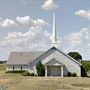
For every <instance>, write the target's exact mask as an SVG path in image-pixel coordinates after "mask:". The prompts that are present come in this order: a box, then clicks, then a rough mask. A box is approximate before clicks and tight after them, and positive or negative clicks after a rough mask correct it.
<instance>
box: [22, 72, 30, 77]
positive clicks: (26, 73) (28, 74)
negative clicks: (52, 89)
mask: <svg viewBox="0 0 90 90" xmlns="http://www.w3.org/2000/svg"><path fill="white" fill-rule="evenodd" d="M22 75H23V76H30V72H28V71H25V72H23V73H22Z"/></svg>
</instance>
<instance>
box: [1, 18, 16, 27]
mask: <svg viewBox="0 0 90 90" xmlns="http://www.w3.org/2000/svg"><path fill="white" fill-rule="evenodd" d="M14 26H17V23H16V22H15V21H14V20H11V19H8V18H7V19H5V20H3V19H2V18H0V27H2V28H7V27H14Z"/></svg>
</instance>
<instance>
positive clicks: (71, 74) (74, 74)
mask: <svg viewBox="0 0 90 90" xmlns="http://www.w3.org/2000/svg"><path fill="white" fill-rule="evenodd" d="M67 76H69V77H76V76H77V74H76V73H71V72H68V73H67Z"/></svg>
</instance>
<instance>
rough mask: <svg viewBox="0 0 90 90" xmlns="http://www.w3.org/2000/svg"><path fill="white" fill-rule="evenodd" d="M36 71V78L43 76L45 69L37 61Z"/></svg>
mask: <svg viewBox="0 0 90 90" xmlns="http://www.w3.org/2000/svg"><path fill="white" fill-rule="evenodd" d="M36 69H37V74H38V76H45V68H44V66H43V64H42V63H41V61H39V62H38V63H37V64H36Z"/></svg>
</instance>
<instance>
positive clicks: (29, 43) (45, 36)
mask: <svg viewBox="0 0 90 90" xmlns="http://www.w3.org/2000/svg"><path fill="white" fill-rule="evenodd" d="M30 21H31V22H30ZM18 22H20V23H21V24H23V25H27V24H28V25H29V30H28V31H27V32H24V33H23V32H11V33H8V35H6V37H4V39H3V40H1V41H0V48H2V47H4V48H7V49H10V51H11V50H36V49H38V50H39V49H45V48H48V47H49V46H48V44H49V43H50V41H49V40H50V33H49V32H48V31H46V30H44V26H48V23H47V22H46V21H45V20H43V19H36V20H33V19H31V18H30V17H29V16H28V17H27V16H25V17H19V18H18ZM30 23H31V24H30Z"/></svg>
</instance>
